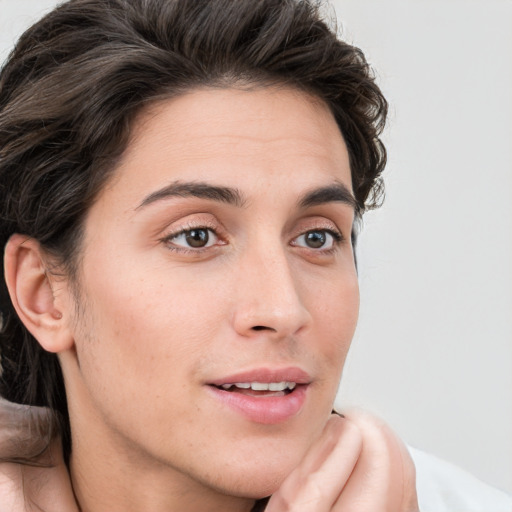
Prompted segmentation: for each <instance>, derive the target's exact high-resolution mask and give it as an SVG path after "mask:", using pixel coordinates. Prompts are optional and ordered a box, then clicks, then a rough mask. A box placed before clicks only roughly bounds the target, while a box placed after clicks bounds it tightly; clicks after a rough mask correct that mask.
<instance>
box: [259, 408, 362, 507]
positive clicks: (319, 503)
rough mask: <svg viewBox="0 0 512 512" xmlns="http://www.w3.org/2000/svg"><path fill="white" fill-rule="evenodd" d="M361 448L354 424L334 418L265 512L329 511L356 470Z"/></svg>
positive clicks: (337, 417) (357, 430)
mask: <svg viewBox="0 0 512 512" xmlns="http://www.w3.org/2000/svg"><path fill="white" fill-rule="evenodd" d="M361 444H362V438H361V434H360V432H359V429H358V428H357V426H356V425H355V424H354V423H352V422H348V421H346V420H345V419H343V418H340V417H339V416H335V415H333V416H331V418H330V419H329V421H328V422H327V424H326V426H325V428H324V430H323V432H322V435H321V436H320V438H319V439H318V440H317V442H316V443H314V444H313V446H312V447H311V448H310V449H309V450H308V452H307V454H306V456H305V457H304V459H303V461H302V462H301V463H300V464H299V466H298V467H297V468H296V469H295V470H294V471H293V472H292V473H291V474H290V475H289V476H288V477H287V478H286V480H285V481H284V482H283V484H282V486H281V487H280V488H279V489H278V491H277V492H276V493H274V495H273V496H272V498H271V499H270V501H269V504H268V506H267V508H266V511H267V512H284V511H286V512H324V511H325V512H328V511H330V510H331V508H332V505H333V504H334V503H335V501H336V499H337V497H338V496H339V494H340V492H341V491H342V489H343V486H344V485H345V482H347V480H348V479H349V477H350V474H351V473H352V471H353V469H354V466H355V464H356V462H357V459H358V457H359V453H360V450H361Z"/></svg>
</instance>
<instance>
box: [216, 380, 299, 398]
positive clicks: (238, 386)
mask: <svg viewBox="0 0 512 512" xmlns="http://www.w3.org/2000/svg"><path fill="white" fill-rule="evenodd" d="M215 387H216V388H217V389H220V390H223V391H228V392H229V393H240V394H242V395H246V396H254V397H280V396H286V395H289V394H290V393H291V392H292V391H293V390H294V389H295V388H296V387H297V383H296V382H289V381H282V382H234V383H232V384H222V385H220V386H215Z"/></svg>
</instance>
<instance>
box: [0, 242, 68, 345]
mask: <svg viewBox="0 0 512 512" xmlns="http://www.w3.org/2000/svg"><path fill="white" fill-rule="evenodd" d="M4 268H5V280H6V283H7V288H8V290H9V295H10V297H11V301H12V303H13V305H14V308H15V309H16V312H17V314H18V316H19V317H20V319H21V321H22V322H23V324H24V325H25V327H26V328H27V329H28V330H29V331H30V333H31V334H32V335H33V336H34V337H35V338H36V339H37V341H38V342H39V343H40V344H41V346H42V347H43V348H44V349H45V350H47V351H49V352H62V351H64V350H67V349H69V348H71V347H72V345H73V336H72V334H71V332H70V331H69V328H68V322H67V319H66V318H65V314H66V311H63V309H64V307H63V306H65V301H63V300H61V299H62V297H56V295H55V291H54V288H55V286H54V284H55V283H54V282H52V280H51V277H50V276H49V274H48V273H47V269H46V266H45V263H44V258H43V254H42V250H41V246H40V244H39V243H38V242H37V241H36V240H34V239H33V238H30V237H27V236H24V235H19V234H15V235H12V236H11V238H10V239H9V241H8V242H7V245H6V246H5V255H4ZM59 288H60V287H59ZM62 288H65V287H62ZM60 293H66V292H65V291H64V290H61V292H60Z"/></svg>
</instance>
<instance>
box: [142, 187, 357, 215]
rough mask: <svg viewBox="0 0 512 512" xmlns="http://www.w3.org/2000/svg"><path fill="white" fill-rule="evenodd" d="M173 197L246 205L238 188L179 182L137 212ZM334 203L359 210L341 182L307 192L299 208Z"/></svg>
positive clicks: (150, 198)
mask: <svg viewBox="0 0 512 512" xmlns="http://www.w3.org/2000/svg"><path fill="white" fill-rule="evenodd" d="M171 197H197V198H200V199H209V200H212V201H217V202H221V203H227V204H231V205H233V206H236V207H238V208H242V207H243V206H244V205H245V204H246V199H245V197H244V195H243V194H242V192H240V191H239V190H238V189H236V188H231V187H224V186H218V185H211V184H209V183H204V182H179V181H177V182H174V183H171V184H170V185H167V186H165V187H163V188H161V189H159V190H157V191H155V192H152V193H151V194H149V195H148V196H146V197H145V198H144V199H143V201H142V202H141V203H140V204H139V206H137V208H136V210H138V209H139V208H143V207H145V206H148V205H150V204H153V203H155V202H157V201H161V200H163V199H168V198H171ZM332 202H338V203H344V204H347V205H349V206H350V207H352V208H354V210H356V211H357V209H358V205H357V201H356V199H355V197H354V196H353V195H352V192H350V190H349V189H348V188H347V187H346V186H345V185H344V184H343V183H341V182H336V183H334V184H332V185H327V186H325V187H321V188H315V189H314V190H311V191H310V192H306V194H305V195H304V196H302V197H301V198H300V199H299V201H298V205H299V208H303V209H305V208H311V207H312V206H318V205H321V204H325V203H332Z"/></svg>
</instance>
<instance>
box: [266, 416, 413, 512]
mask: <svg viewBox="0 0 512 512" xmlns="http://www.w3.org/2000/svg"><path fill="white" fill-rule="evenodd" d="M345 416H346V417H345V418H341V417H339V416H337V415H332V416H331V418H330V419H329V421H328V422H327V425H326V426H325V428H324V431H323V433H322V435H321V436H320V438H319V439H318V441H317V442H316V443H315V444H314V445H313V446H312V447H311V448H310V450H309V451H308V452H307V454H306V456H305V457H304V459H303V460H302V462H301V463H300V464H299V466H298V467H297V468H296V469H295V470H294V471H293V472H292V473H291V474H290V475H289V476H288V477H287V478H286V480H285V481H284V482H283V484H282V485H281V487H280V488H279V489H278V491H277V492H276V493H274V495H273V496H272V497H271V499H270V501H269V503H268V506H267V508H266V509H265V511H266V512H354V511H356V512H418V511H419V509H418V500H417V496H416V472H415V468H414V463H413V462H412V459H411V457H410V456H409V453H408V451H407V449H406V447H405V445H404V444H403V443H402V442H401V441H400V440H399V439H398V437H397V436H396V435H395V434H394V433H393V432H392V431H391V429H390V428H389V427H388V426H387V425H385V424H384V423H383V422H382V421H381V420H379V419H377V418H375V417H372V416H370V415H369V414H366V413H362V412H351V413H348V414H346V415H345Z"/></svg>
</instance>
